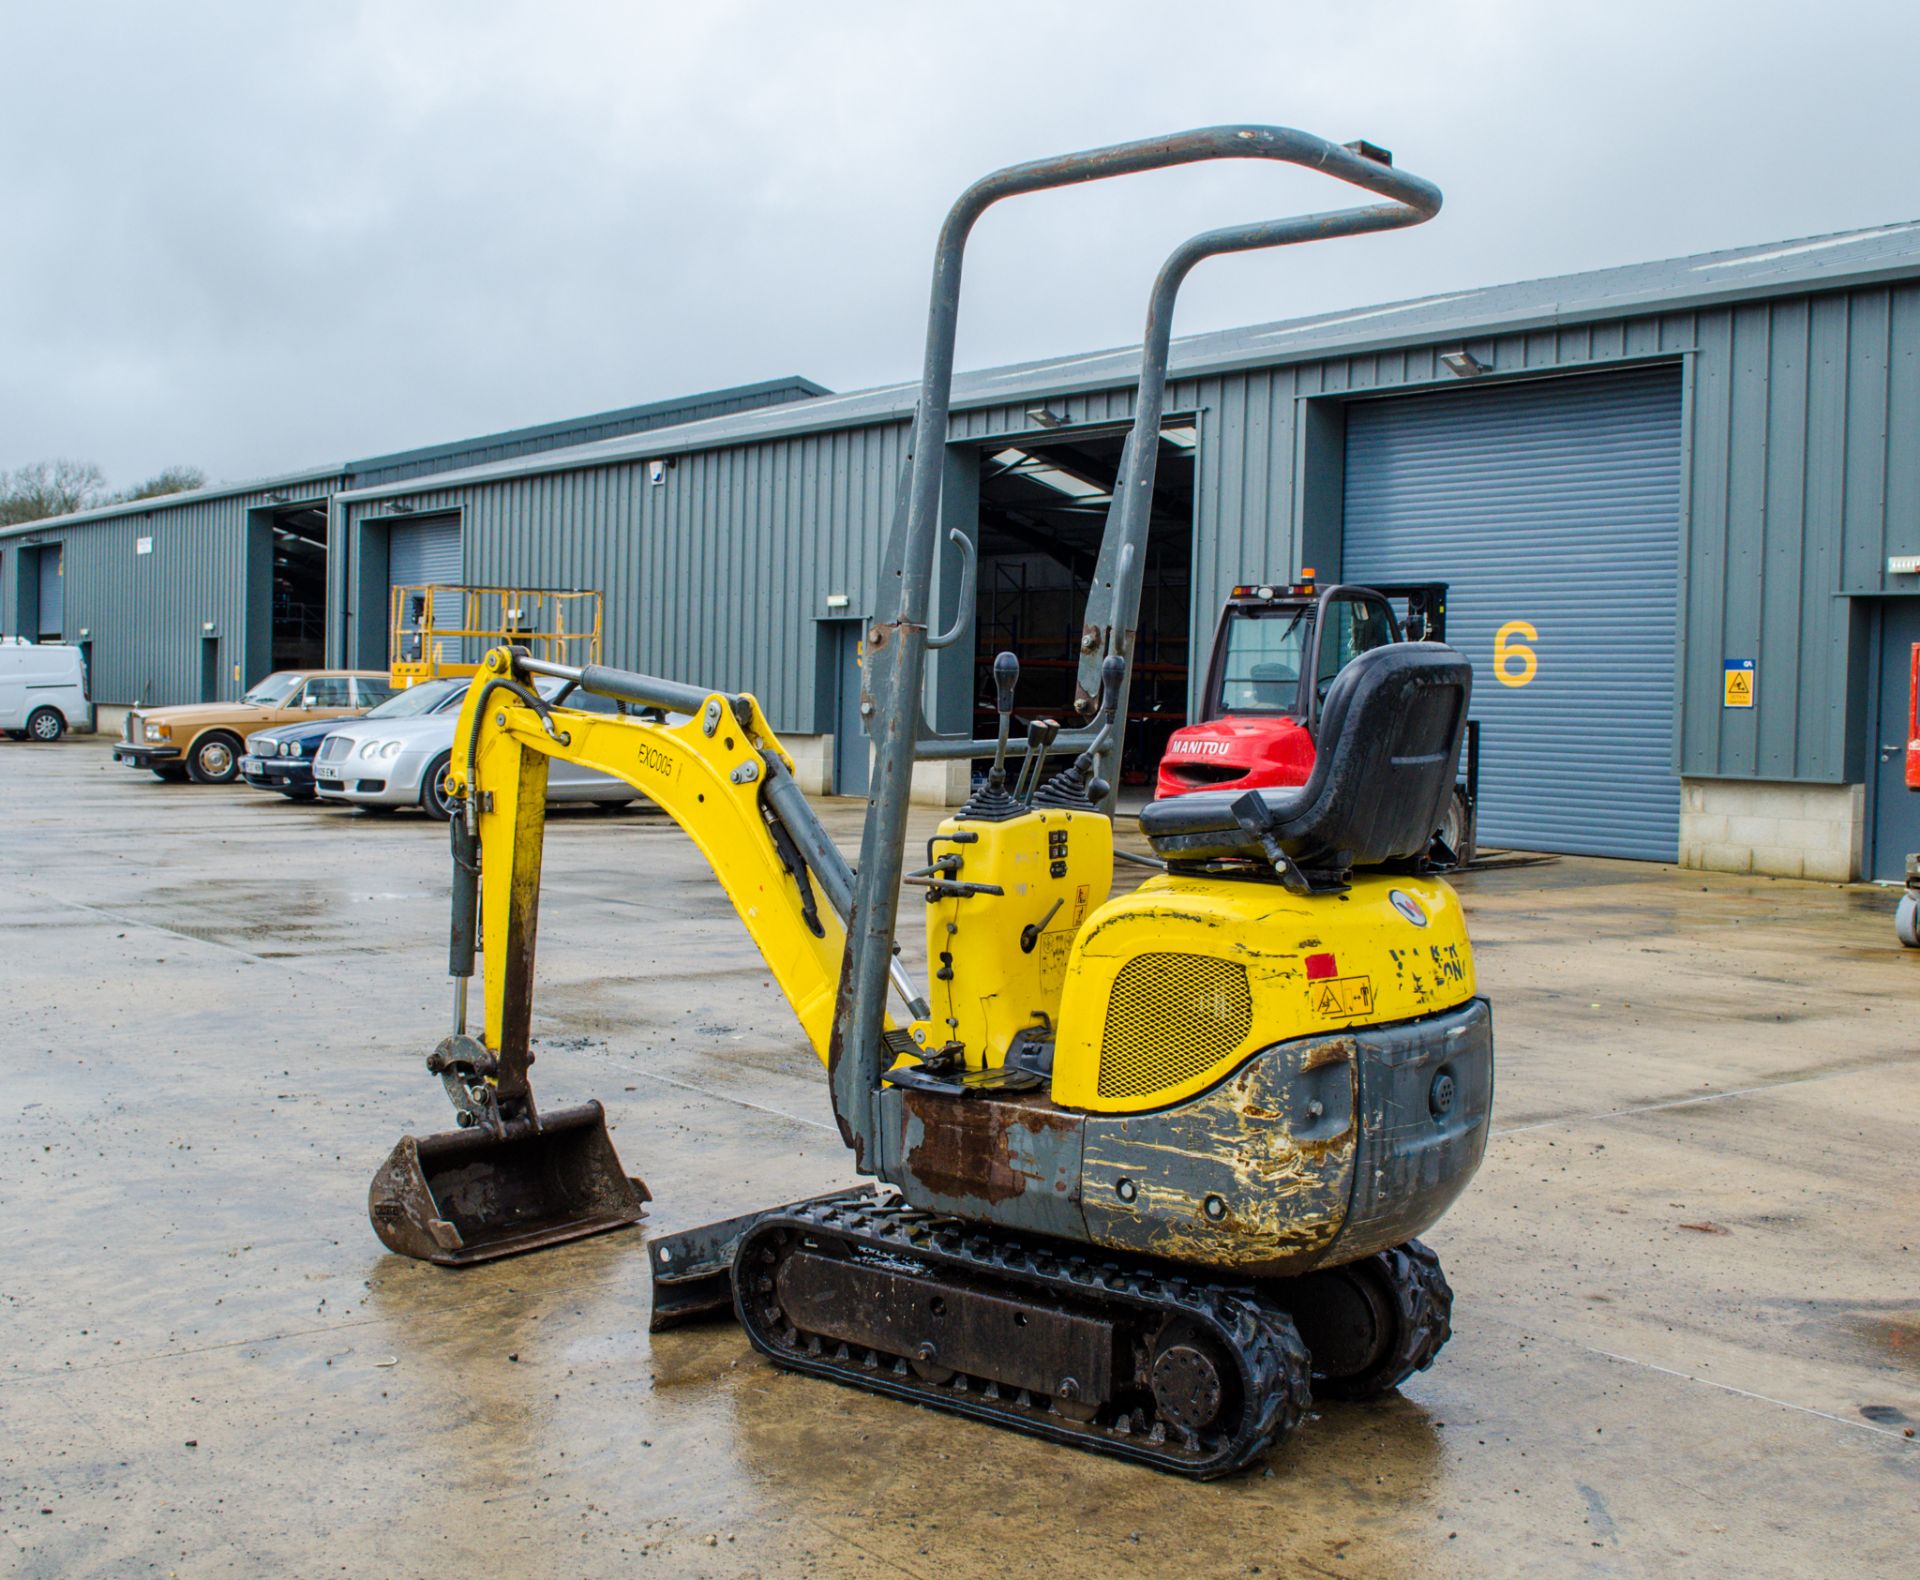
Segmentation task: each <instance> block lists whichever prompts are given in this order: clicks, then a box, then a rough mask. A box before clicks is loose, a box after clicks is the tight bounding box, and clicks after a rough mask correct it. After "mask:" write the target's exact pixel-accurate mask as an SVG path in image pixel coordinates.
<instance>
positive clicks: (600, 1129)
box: [367, 1103, 653, 1267]
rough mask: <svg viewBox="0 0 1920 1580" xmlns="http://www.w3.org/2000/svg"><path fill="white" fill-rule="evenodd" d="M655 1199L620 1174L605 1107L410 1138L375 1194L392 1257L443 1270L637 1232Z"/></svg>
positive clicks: (371, 1209) (377, 1217)
mask: <svg viewBox="0 0 1920 1580" xmlns="http://www.w3.org/2000/svg"><path fill="white" fill-rule="evenodd" d="M652 1199H653V1198H652V1195H651V1193H649V1191H648V1190H647V1187H646V1185H645V1183H644V1182H643V1181H641V1180H638V1179H630V1178H629V1177H628V1176H627V1174H626V1172H625V1171H624V1170H623V1169H622V1168H621V1167H620V1159H619V1156H618V1154H616V1153H615V1152H614V1150H613V1138H612V1137H611V1136H609V1135H608V1134H607V1120H606V1114H605V1112H604V1111H603V1110H602V1109H601V1107H600V1105H599V1104H598V1103H582V1104H580V1105H579V1106H578V1107H577V1108H557V1109H554V1110H552V1111H551V1112H548V1113H545V1114H542V1115H541V1116H540V1120H539V1126H538V1128H537V1129H536V1128H534V1127H533V1126H531V1125H526V1126H515V1127H513V1128H511V1129H509V1130H508V1132H507V1134H506V1136H505V1137H504V1138H502V1137H500V1136H497V1135H494V1134H492V1133H491V1132H489V1131H486V1130H480V1129H475V1130H449V1131H442V1132H441V1133H440V1134H438V1135H432V1136H417V1137H416V1136H402V1137H401V1138H400V1144H399V1145H398V1146H397V1147H395V1148H394V1149H393V1151H392V1153H391V1154H390V1155H389V1156H388V1158H387V1161H386V1162H385V1163H383V1164H382V1165H381V1166H380V1171H379V1172H378V1173H377V1174H375V1175H374V1177H373V1187H372V1189H371V1190H370V1191H368V1193H367V1215H368V1216H369V1217H370V1218H371V1219H372V1220H373V1230H374V1233H375V1234H377V1235H379V1236H380V1239H381V1241H382V1242H383V1243H384V1244H385V1245H386V1247H387V1249H388V1250H390V1251H397V1252H399V1253H400V1255H402V1256H415V1257H419V1258H420V1259H421V1260H422V1261H426V1262H437V1263H439V1264H440V1265H441V1266H442V1267H466V1266H469V1265H471V1264H472V1263H475V1262H491V1261H493V1260H494V1259H495V1258H496V1257H502V1256H518V1255H520V1254H521V1253H522V1252H525V1251H538V1250H541V1249H543V1248H545V1247H547V1246H550V1245H560V1244H563V1243H564V1242H566V1241H568V1240H580V1239H584V1238H585V1237H586V1236H588V1235H590V1234H604V1233H606V1232H607V1231H608V1230H610V1229H624V1228H626V1227H628V1226H629V1225H630V1224H635V1223H638V1222H639V1221H640V1219H641V1217H642V1216H643V1215H644V1214H643V1208H642V1205H641V1204H642V1203H643V1202H647V1201H651V1200H652Z"/></svg>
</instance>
